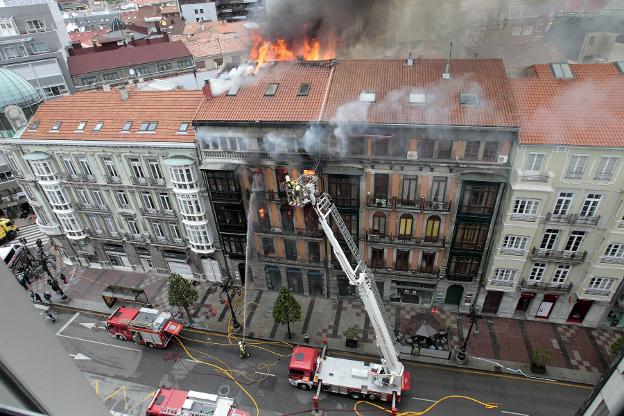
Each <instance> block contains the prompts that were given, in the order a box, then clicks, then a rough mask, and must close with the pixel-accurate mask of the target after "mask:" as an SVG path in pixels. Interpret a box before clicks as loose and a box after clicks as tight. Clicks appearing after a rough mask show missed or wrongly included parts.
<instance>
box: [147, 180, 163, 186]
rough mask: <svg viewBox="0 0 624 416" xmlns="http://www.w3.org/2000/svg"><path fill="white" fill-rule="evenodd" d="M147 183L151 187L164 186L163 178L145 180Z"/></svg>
mask: <svg viewBox="0 0 624 416" xmlns="http://www.w3.org/2000/svg"><path fill="white" fill-rule="evenodd" d="M147 181H148V182H149V184H150V185H152V186H165V180H164V179H163V178H147Z"/></svg>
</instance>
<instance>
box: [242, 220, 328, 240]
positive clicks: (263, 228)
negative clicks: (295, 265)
mask: <svg viewBox="0 0 624 416" xmlns="http://www.w3.org/2000/svg"><path fill="white" fill-rule="evenodd" d="M253 229H254V231H255V232H257V233H259V234H271V235H287V236H296V237H307V238H323V237H324V233H323V230H308V229H306V228H279V227H271V226H267V225H264V224H258V223H256V224H254V226H253Z"/></svg>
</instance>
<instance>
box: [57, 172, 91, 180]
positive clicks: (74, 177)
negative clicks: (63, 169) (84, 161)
mask: <svg viewBox="0 0 624 416" xmlns="http://www.w3.org/2000/svg"><path fill="white" fill-rule="evenodd" d="M61 179H62V180H64V181H67V182H86V181H87V180H86V176H85V175H83V174H82V173H61Z"/></svg>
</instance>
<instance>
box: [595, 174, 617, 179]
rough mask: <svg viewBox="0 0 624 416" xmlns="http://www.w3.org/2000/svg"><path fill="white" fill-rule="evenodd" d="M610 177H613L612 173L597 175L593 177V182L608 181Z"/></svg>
mask: <svg viewBox="0 0 624 416" xmlns="http://www.w3.org/2000/svg"><path fill="white" fill-rule="evenodd" d="M612 177H613V174H612V173H597V174H596V176H594V180H595V181H610V180H611V178H612Z"/></svg>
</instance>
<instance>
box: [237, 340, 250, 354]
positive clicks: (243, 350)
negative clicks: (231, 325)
mask: <svg viewBox="0 0 624 416" xmlns="http://www.w3.org/2000/svg"><path fill="white" fill-rule="evenodd" d="M238 352H239V353H240V357H241V358H248V357H249V351H247V344H245V342H244V341H238Z"/></svg>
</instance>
